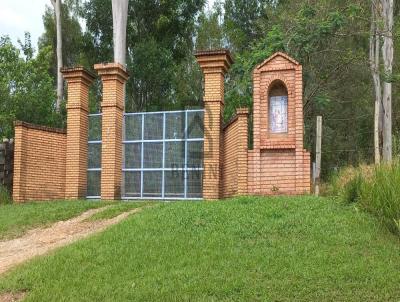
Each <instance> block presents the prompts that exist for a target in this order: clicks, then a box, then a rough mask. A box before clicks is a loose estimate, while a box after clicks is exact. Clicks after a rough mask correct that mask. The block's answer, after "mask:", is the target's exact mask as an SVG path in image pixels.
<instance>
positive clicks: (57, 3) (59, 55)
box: [51, 0, 64, 112]
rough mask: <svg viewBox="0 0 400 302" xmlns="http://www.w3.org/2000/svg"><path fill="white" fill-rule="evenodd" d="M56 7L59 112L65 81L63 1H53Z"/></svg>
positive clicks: (57, 108) (57, 105)
mask: <svg viewBox="0 0 400 302" xmlns="http://www.w3.org/2000/svg"><path fill="white" fill-rule="evenodd" d="M51 3H52V5H53V7H54V14H55V20H56V28H57V102H56V110H57V111H58V112H59V111H60V107H61V102H62V99H63V89H64V87H63V85H64V80H63V77H62V74H61V68H62V67H63V57H62V29H61V5H62V3H61V0H51Z"/></svg>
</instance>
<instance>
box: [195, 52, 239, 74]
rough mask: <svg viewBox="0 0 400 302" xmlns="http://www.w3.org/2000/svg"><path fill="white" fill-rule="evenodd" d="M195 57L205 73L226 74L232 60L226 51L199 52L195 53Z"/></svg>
mask: <svg viewBox="0 0 400 302" xmlns="http://www.w3.org/2000/svg"><path fill="white" fill-rule="evenodd" d="M195 57H196V59H197V62H198V63H199V65H200V67H201V69H203V72H205V73H213V72H223V73H226V72H227V71H228V70H229V68H230V67H231V65H232V64H233V59H232V56H231V53H230V51H229V50H228V49H217V50H199V51H197V52H196V54H195Z"/></svg>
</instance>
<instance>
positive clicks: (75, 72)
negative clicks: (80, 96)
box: [61, 66, 96, 86]
mask: <svg viewBox="0 0 400 302" xmlns="http://www.w3.org/2000/svg"><path fill="white" fill-rule="evenodd" d="M61 73H62V74H63V77H64V79H65V80H66V81H67V83H68V84H70V83H81V84H84V85H86V86H90V84H92V82H93V81H94V79H95V78H96V76H95V75H94V74H93V73H92V72H90V71H89V70H87V69H86V68H84V67H83V66H76V67H63V68H61Z"/></svg>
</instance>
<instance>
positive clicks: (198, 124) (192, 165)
mask: <svg viewBox="0 0 400 302" xmlns="http://www.w3.org/2000/svg"><path fill="white" fill-rule="evenodd" d="M203 124H204V110H185V111H166V112H146V113H125V115H124V129H123V145H124V146H123V169H122V171H123V182H122V197H123V199H166V200H167V199H201V198H202V183H203V143H204V127H203Z"/></svg>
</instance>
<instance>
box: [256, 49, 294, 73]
mask: <svg viewBox="0 0 400 302" xmlns="http://www.w3.org/2000/svg"><path fill="white" fill-rule="evenodd" d="M276 57H282V58H284V59H286V60H287V61H289V62H290V63H292V64H294V65H297V66H299V65H300V63H299V62H297V61H296V60H295V59H293V58H292V57H290V56H289V55H287V54H285V53H283V52H276V53H274V54H273V55H272V56H270V57H269V58H268V59H266V60H265V61H264V62H262V63H261V64H259V65H257V66H256V68H255V69H260V68H262V67H263V66H265V65H267V64H268V63H269V62H271V61H272V60H273V59H275V58H276Z"/></svg>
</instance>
